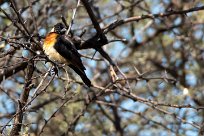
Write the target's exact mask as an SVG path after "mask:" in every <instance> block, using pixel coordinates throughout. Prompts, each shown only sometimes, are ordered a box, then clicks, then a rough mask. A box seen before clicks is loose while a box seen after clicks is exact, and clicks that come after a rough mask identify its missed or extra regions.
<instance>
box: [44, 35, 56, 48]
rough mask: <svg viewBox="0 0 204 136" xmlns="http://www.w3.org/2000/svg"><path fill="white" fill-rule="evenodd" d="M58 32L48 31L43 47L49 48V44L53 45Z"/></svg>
mask: <svg viewBox="0 0 204 136" xmlns="http://www.w3.org/2000/svg"><path fill="white" fill-rule="evenodd" d="M57 36H58V34H56V33H49V34H48V35H47V36H46V38H45V41H44V44H43V47H45V48H49V47H50V46H53V45H54V44H55V43H56V40H57Z"/></svg>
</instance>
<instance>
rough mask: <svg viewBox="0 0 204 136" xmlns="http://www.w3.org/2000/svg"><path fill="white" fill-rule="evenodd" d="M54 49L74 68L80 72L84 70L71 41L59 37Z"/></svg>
mask: <svg viewBox="0 0 204 136" xmlns="http://www.w3.org/2000/svg"><path fill="white" fill-rule="evenodd" d="M54 48H55V49H56V51H57V52H58V53H59V54H60V55H62V56H63V57H64V58H65V59H67V60H69V61H70V62H71V64H73V65H74V66H75V67H77V68H79V69H80V70H82V71H84V70H85V69H86V68H85V67H84V65H83V64H82V61H81V58H80V57H81V56H80V54H79V53H78V51H77V49H76V48H75V46H74V44H73V43H72V42H71V39H69V38H68V37H66V39H65V37H64V36H59V37H58V38H57V42H56V44H55V46H54Z"/></svg>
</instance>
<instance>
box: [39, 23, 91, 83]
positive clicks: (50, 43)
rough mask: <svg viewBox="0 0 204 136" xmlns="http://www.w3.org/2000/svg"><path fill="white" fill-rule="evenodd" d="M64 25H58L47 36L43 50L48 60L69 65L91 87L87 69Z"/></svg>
mask: <svg viewBox="0 0 204 136" xmlns="http://www.w3.org/2000/svg"><path fill="white" fill-rule="evenodd" d="M65 32H66V29H65V27H64V25H63V24H62V23H57V24H56V25H54V28H53V29H52V30H51V32H50V33H48V34H47V35H46V38H45V40H44V44H43V50H44V52H45V54H46V55H47V56H48V58H49V59H50V60H52V61H54V62H58V63H62V64H66V65H68V66H69V67H70V68H72V69H73V70H74V71H75V72H76V73H77V74H78V75H79V76H80V77H81V79H82V80H83V82H84V83H85V84H86V85H87V86H88V87H90V86H91V81H90V80H89V79H88V77H87V76H86V73H85V70H86V68H85V67H84V65H83V64H82V61H81V58H80V54H79V52H78V51H77V49H76V47H75V45H74V44H73V43H72V41H71V39H70V38H69V37H68V36H65Z"/></svg>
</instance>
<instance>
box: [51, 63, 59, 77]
mask: <svg viewBox="0 0 204 136" xmlns="http://www.w3.org/2000/svg"><path fill="white" fill-rule="evenodd" d="M52 71H53V72H54V73H55V74H56V75H57V76H59V74H58V72H59V69H58V66H57V64H55V63H54V66H53V69H52Z"/></svg>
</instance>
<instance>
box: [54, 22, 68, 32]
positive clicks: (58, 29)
mask: <svg viewBox="0 0 204 136" xmlns="http://www.w3.org/2000/svg"><path fill="white" fill-rule="evenodd" d="M51 31H53V32H55V33H58V34H65V32H66V28H65V26H64V25H63V24H62V23H57V24H56V25H54V28H53V29H52V30H51Z"/></svg>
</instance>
